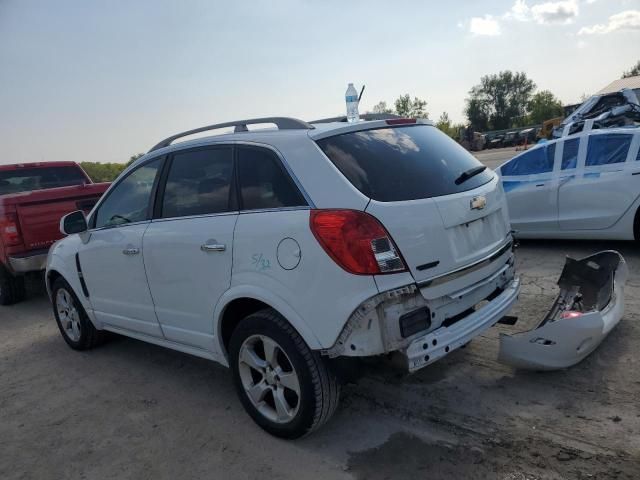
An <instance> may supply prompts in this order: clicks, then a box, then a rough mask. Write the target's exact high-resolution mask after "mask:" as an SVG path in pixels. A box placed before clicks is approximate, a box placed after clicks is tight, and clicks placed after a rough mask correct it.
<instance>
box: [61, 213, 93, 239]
mask: <svg viewBox="0 0 640 480" xmlns="http://www.w3.org/2000/svg"><path fill="white" fill-rule="evenodd" d="M87 230H88V227H87V219H86V217H85V216H84V212H83V211H82V210H76V211H75V212H71V213H67V214H66V215H65V216H64V217H62V218H61V219H60V232H61V233H63V234H64V235H72V234H74V233H82V232H86V231H87Z"/></svg>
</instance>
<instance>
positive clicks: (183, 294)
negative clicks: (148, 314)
mask: <svg viewBox="0 0 640 480" xmlns="http://www.w3.org/2000/svg"><path fill="white" fill-rule="evenodd" d="M237 218H238V215H237V213H236V214H233V213H231V214H223V215H206V216H201V217H193V218H192V217H186V218H176V219H168V220H164V219H160V220H154V221H153V222H152V223H151V224H150V225H149V228H148V229H147V231H146V232H145V235H144V263H145V265H146V266H147V277H148V281H149V288H150V290H151V295H152V297H153V301H154V304H155V309H156V315H157V317H158V322H160V325H161V327H162V331H163V333H164V336H165V338H166V339H167V340H170V341H173V342H177V343H183V344H186V345H190V346H192V347H197V348H202V349H205V350H213V351H215V352H217V351H218V345H217V342H214V321H213V310H214V308H215V305H216V303H217V301H218V299H219V298H220V297H221V296H222V295H223V294H224V292H226V291H227V289H228V288H229V284H230V281H231V261H232V256H233V230H234V228H235V224H236V220H237ZM203 245H210V246H211V247H212V248H213V247H215V246H216V245H217V246H219V249H214V250H211V251H203V249H202V246H203ZM223 248H224V249H223Z"/></svg>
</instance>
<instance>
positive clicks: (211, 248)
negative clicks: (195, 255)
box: [200, 243, 227, 252]
mask: <svg viewBox="0 0 640 480" xmlns="http://www.w3.org/2000/svg"><path fill="white" fill-rule="evenodd" d="M226 249H227V246H226V245H225V244H223V243H205V244H203V245H200V250H202V251H203V252H224V251H225V250H226Z"/></svg>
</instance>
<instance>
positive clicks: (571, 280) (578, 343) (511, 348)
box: [498, 250, 628, 370]
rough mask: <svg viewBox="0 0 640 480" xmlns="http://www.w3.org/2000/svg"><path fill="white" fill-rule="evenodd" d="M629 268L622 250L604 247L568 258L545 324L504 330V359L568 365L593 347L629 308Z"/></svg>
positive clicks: (548, 366)
mask: <svg viewBox="0 0 640 480" xmlns="http://www.w3.org/2000/svg"><path fill="white" fill-rule="evenodd" d="M627 275H628V269H627V264H626V262H625V261H624V258H623V257H622V255H620V254H619V253H618V252H616V251H612V250H609V251H603V252H599V253H596V254H594V255H591V256H588V257H585V258H583V259H581V260H574V259H572V258H567V261H566V263H565V266H564V269H563V271H562V275H561V276H560V279H559V280H558V285H559V287H560V294H559V295H558V297H557V298H556V301H555V302H554V304H553V306H552V307H551V310H550V311H549V313H548V314H547V316H546V317H545V318H544V319H543V320H542V322H540V324H539V325H538V326H537V327H536V328H534V329H533V330H530V331H528V332H522V333H517V334H514V335H506V334H501V335H500V353H499V358H498V359H499V360H500V361H501V362H502V363H505V364H508V365H511V366H513V367H516V368H521V369H532V370H556V369H561V368H567V367H570V366H572V365H575V364H576V363H578V362H580V361H581V360H583V359H584V358H585V357H586V356H587V355H589V354H590V353H591V352H593V351H594V350H595V349H596V348H597V347H598V345H600V343H601V342H602V341H603V340H604V338H605V337H606V336H607V335H608V334H609V332H610V331H611V330H612V329H613V327H615V326H616V325H617V324H618V322H619V321H620V319H621V318H622V315H623V313H624V284H625V282H626V280H627Z"/></svg>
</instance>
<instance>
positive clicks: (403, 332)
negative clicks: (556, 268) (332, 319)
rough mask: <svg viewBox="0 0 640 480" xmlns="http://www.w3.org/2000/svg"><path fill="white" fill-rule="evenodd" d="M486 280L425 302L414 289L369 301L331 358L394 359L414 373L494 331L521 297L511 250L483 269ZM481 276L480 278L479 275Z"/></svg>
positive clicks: (329, 353)
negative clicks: (481, 335) (396, 357)
mask: <svg viewBox="0 0 640 480" xmlns="http://www.w3.org/2000/svg"><path fill="white" fill-rule="evenodd" d="M485 269H486V270H485V272H487V273H488V275H487V276H485V277H484V278H482V276H481V277H480V278H482V279H481V280H479V281H477V282H476V283H474V284H472V285H469V286H466V287H464V288H463V289H462V290H458V291H453V292H450V293H448V294H446V295H444V296H441V297H437V298H430V295H429V293H430V292H427V291H426V290H427V288H429V287H425V288H422V289H421V288H420V287H419V286H418V285H416V284H411V285H407V286H405V287H402V288H399V289H396V290H392V291H387V292H383V293H380V294H379V295H376V296H375V297H372V298H370V299H369V300H367V301H366V302H364V303H363V304H361V305H360V307H359V308H358V309H357V310H356V311H355V312H353V314H352V315H351V317H350V318H349V320H348V321H347V323H346V325H345V327H344V329H343V330H342V332H341V333H340V335H339V337H338V339H337V341H336V343H335V344H334V345H333V347H332V348H330V349H327V350H324V351H323V352H322V353H323V354H324V355H326V356H328V357H330V358H335V357H367V356H374V355H381V354H388V353H394V354H395V355H398V356H400V357H401V358H402V359H403V363H404V365H405V366H406V368H407V370H408V371H410V372H414V371H416V370H418V369H420V368H422V367H425V366H427V365H429V364H431V363H433V362H435V361H436V360H438V359H440V358H442V357H444V356H445V355H447V354H448V353H450V352H452V351H453V350H455V349H456V348H458V347H461V346H463V345H465V344H466V343H468V342H469V341H470V340H471V339H473V338H474V337H476V336H477V335H480V334H481V333H482V332H484V331H485V330H487V329H488V328H490V327H492V326H493V325H495V324H496V323H497V322H498V321H499V320H500V319H501V318H502V317H503V316H504V315H506V314H507V313H508V312H509V310H510V309H511V308H512V306H513V305H514V303H515V302H516V300H517V298H518V294H519V292H520V281H519V279H517V278H515V275H514V258H513V253H512V252H511V250H504V251H501V254H500V257H499V258H498V259H496V261H495V262H494V263H492V264H491V265H488V266H485ZM479 273H480V274H481V275H482V274H483V273H484V272H479Z"/></svg>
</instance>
